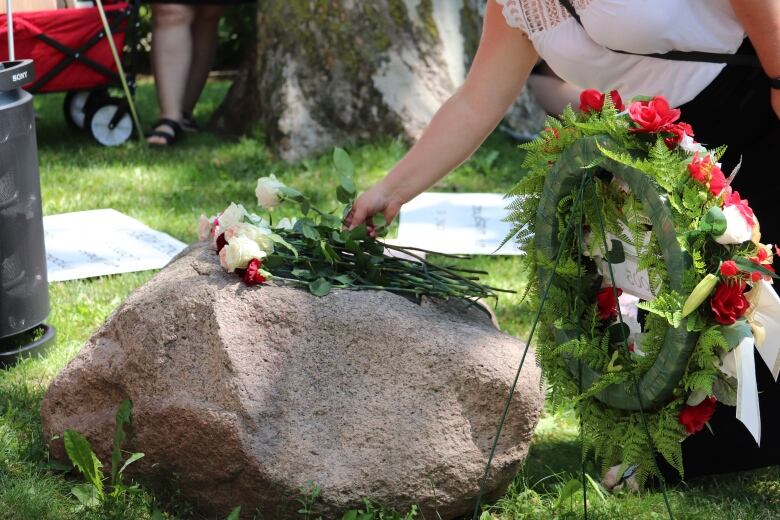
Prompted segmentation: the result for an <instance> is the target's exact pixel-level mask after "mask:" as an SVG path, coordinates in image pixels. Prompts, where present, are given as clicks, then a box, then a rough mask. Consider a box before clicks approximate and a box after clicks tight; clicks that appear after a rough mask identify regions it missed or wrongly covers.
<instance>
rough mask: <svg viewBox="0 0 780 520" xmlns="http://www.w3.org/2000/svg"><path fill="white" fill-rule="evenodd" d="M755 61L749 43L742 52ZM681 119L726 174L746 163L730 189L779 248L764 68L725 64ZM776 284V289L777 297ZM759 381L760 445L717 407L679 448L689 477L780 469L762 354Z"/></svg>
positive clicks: (777, 421) (778, 400)
mask: <svg viewBox="0 0 780 520" xmlns="http://www.w3.org/2000/svg"><path fill="white" fill-rule="evenodd" d="M738 53H740V54H755V51H754V50H753V47H752V45H751V44H750V42H749V41H748V40H745V44H743V45H742V47H741V48H740V50H739V51H738ZM680 109H681V110H682V116H681V118H680V119H681V120H683V121H685V122H687V123H690V124H691V126H693V130H694V132H695V133H696V136H695V138H696V141H698V142H700V143H702V144H705V145H706V146H707V147H708V148H712V147H715V146H720V145H727V146H728V150H727V152H726V155H725V156H724V157H723V160H722V162H723V167H722V169H723V171H724V172H725V173H726V175H727V176H728V174H729V172H731V171H732V169H733V168H734V167H736V165H737V164H738V163H739V161H740V157H741V158H742V166H741V168H740V170H739V173H738V174H737V177H736V178H735V180H734V183H733V187H734V189H736V190H737V191H739V192H740V195H741V196H742V197H743V198H747V199H748V201H749V202H750V206H751V207H752V208H753V210H754V212H755V214H756V217H758V219H759V222H760V224H761V232H762V242H763V243H765V244H777V243H778V242H780V226H778V224H780V215H776V213H778V212H780V203H779V201H778V189H777V185H778V181H777V178H776V176H777V174H778V173H779V172H780V166H778V161H777V159H776V154H777V152H778V148H780V119H778V117H777V115H776V114H775V112H774V111H773V109H772V106H771V102H770V89H769V79H768V78H767V77H766V75H765V74H764V72H763V70H761V69H759V68H749V67H740V66H732V65H727V66H726V68H725V69H723V71H722V72H721V73H720V75H718V77H717V78H716V79H715V80H714V81H713V82H712V83H711V84H710V85H709V86H708V87H707V88H706V89H705V90H704V91H702V92H701V94H699V95H698V96H697V97H696V98H695V99H694V100H693V101H691V102H689V103H686V104H684V105H683V106H681V107H680ZM777 288H778V283H777V282H776V284H775V289H776V290H777ZM754 354H755V364H756V378H757V382H758V391H759V396H758V399H759V405H760V407H761V439H762V442H761V446H760V447H759V446H757V445H756V442H755V440H754V439H753V436H752V435H751V434H750V433H749V432H748V431H747V428H745V426H744V425H743V424H742V423H741V422H740V421H738V420H737V419H736V407H734V406H725V405H721V404H720V403H718V406H717V409H716V411H715V414H714V415H713V416H712V418H711V419H710V425H711V426H712V430H713V432H714V434H713V433H710V432H709V431H708V430H707V429H706V428H705V429H704V430H702V431H701V432H699V433H697V434H695V435H692V436H690V437H688V438H687V439H686V440H685V441H684V442H683V443H682V450H683V460H684V464H685V477H686V478H691V477H696V476H701V475H709V474H715V473H726V472H732V471H743V470H748V469H756V468H761V467H767V466H776V465H780V416H778V410H780V384H778V383H776V382H775V381H774V379H773V378H772V374H771V372H770V371H769V369H768V368H767V367H766V364H765V363H764V361H763V359H762V358H761V357H760V356H759V354H758V352H757V351H756V352H754ZM658 459H659V464H660V466H661V471H662V473H664V474H665V476H667V477H668V478H669V479H671V480H677V479H678V478H679V477H677V476H676V472H675V471H674V470H673V469H672V468H671V467H670V466H669V465H668V464H666V462H665V461H663V460H661V457H658Z"/></svg>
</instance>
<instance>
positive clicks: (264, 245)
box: [225, 223, 274, 254]
mask: <svg viewBox="0 0 780 520" xmlns="http://www.w3.org/2000/svg"><path fill="white" fill-rule="evenodd" d="M270 235H271V230H270V229H268V228H265V227H261V226H253V225H252V224H246V223H240V224H233V225H232V226H230V227H229V228H227V229H226V230H225V240H226V241H227V243H228V244H230V243H231V242H233V241H234V240H235V239H236V238H239V237H246V238H248V239H250V240H252V241H254V242H255V243H256V244H257V245H258V246H260V249H261V250H262V251H263V252H265V253H266V254H268V253H272V252H273V250H274V241H273V240H271V236H270Z"/></svg>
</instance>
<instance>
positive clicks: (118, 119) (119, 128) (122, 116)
mask: <svg viewBox="0 0 780 520" xmlns="http://www.w3.org/2000/svg"><path fill="white" fill-rule="evenodd" d="M84 126H85V127H86V129H87V131H88V132H89V134H90V135H91V136H92V138H93V139H95V141H97V142H98V143H100V144H102V145H103V146H119V145H120V144H124V143H125V142H127V141H128V140H129V139H130V138H131V137H132V136H133V132H135V125H134V124H133V118H132V117H131V116H130V112H129V110H127V104H126V103H125V102H123V101H122V100H119V99H116V98H107V99H104V100H102V101H100V102H96V103H94V104H93V105H92V106H90V107H89V109H88V110H87V113H86V117H85V119H84Z"/></svg>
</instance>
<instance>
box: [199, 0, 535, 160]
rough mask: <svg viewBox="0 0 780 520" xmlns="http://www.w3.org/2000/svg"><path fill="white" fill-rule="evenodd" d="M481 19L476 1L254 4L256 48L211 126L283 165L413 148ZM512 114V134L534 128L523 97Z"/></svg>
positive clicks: (462, 64) (531, 108) (462, 70)
mask: <svg viewBox="0 0 780 520" xmlns="http://www.w3.org/2000/svg"><path fill="white" fill-rule="evenodd" d="M483 10H484V0H375V1H372V2H360V1H356V0H290V1H288V2H258V17H257V22H258V41H257V43H256V45H255V47H254V48H253V49H252V52H250V53H249V56H248V57H247V59H246V60H245V62H244V64H243V66H242V68H241V70H240V72H239V76H238V78H237V79H236V81H235V82H234V84H233V86H232V87H231V89H230V91H229V92H228V95H227V97H226V99H225V101H224V102H223V104H222V105H221V106H220V108H219V109H218V110H217V112H216V113H215V117H214V118H213V120H212V126H213V127H214V128H216V129H217V130H218V131H222V132H225V133H232V134H240V133H246V132H248V131H250V130H251V129H253V128H255V127H257V126H259V127H261V128H262V129H263V130H264V132H265V135H266V138H267V140H268V142H269V144H270V145H271V147H272V148H274V149H275V150H276V151H277V152H278V154H279V156H280V157H281V158H283V159H285V160H288V161H296V160H300V159H302V158H305V157H307V156H310V155H313V154H317V153H321V152H323V151H326V150H328V149H329V148H331V147H333V146H335V145H343V144H345V143H348V142H351V141H354V140H365V139H372V138H375V137H379V136H386V135H399V134H400V135H403V136H405V137H406V138H408V139H410V140H414V139H416V138H418V137H419V135H420V134H421V132H422V130H423V129H424V128H425V126H426V125H427V124H428V122H429V121H430V119H431V117H432V116H433V114H434V113H435V112H436V110H437V109H438V108H439V106H440V105H441V104H442V103H443V102H444V101H445V100H446V99H447V98H448V97H449V96H450V95H451V94H452V93H453V92H454V90H455V89H456V88H457V86H458V85H460V84H461V83H462V82H463V80H464V78H465V74H466V70H467V67H468V64H469V63H470V60H471V58H472V57H473V55H474V52H475V50H476V48H477V44H478V41H479V35H480V33H481V26H482V11H483ZM513 111H514V112H515V117H514V118H513V121H514V125H513V126H515V129H518V130H521V131H527V132H533V131H536V130H538V129H539V128H540V127H541V124H542V121H543V117H544V115H543V112H542V111H541V109H540V108H539V107H538V105H536V103H535V102H534V101H533V99H532V98H531V97H530V95H529V94H528V93H524V94H523V95H522V96H521V98H520V100H519V101H518V103H516V105H515V107H514V108H513ZM518 112H519V116H518V115H517V114H518ZM518 127H519V128H518Z"/></svg>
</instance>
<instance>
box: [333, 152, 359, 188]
mask: <svg viewBox="0 0 780 520" xmlns="http://www.w3.org/2000/svg"><path fill="white" fill-rule="evenodd" d="M333 164H334V165H335V166H336V171H338V172H339V173H340V174H341V175H342V176H346V177H352V175H353V174H354V173H355V165H354V163H353V162H352V158H351V157H350V156H349V154H348V153H347V152H346V151H345V150H344V149H343V148H338V147H337V148H335V149H334V150H333ZM354 190H355V185H354V184H353V185H352V191H353V192H354Z"/></svg>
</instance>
